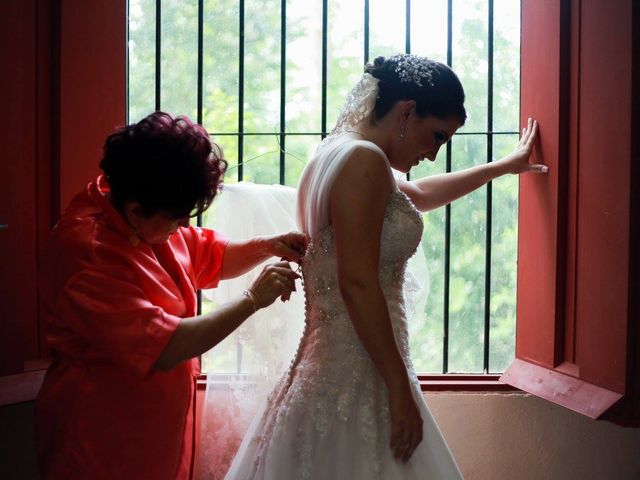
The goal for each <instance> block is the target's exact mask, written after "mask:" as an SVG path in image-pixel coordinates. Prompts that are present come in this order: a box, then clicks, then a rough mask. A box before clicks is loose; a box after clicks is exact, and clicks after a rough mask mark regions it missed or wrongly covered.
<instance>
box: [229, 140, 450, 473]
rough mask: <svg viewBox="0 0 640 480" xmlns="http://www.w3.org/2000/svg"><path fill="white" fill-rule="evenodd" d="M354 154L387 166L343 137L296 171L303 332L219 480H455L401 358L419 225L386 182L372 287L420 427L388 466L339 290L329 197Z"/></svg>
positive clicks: (377, 389)
mask: <svg viewBox="0 0 640 480" xmlns="http://www.w3.org/2000/svg"><path fill="white" fill-rule="evenodd" d="M357 146H360V147H365V148H372V149H374V150H376V151H377V152H379V153H380V155H381V156H382V157H383V161H387V160H386V157H385V156H384V153H382V150H380V149H379V148H378V147H377V146H375V145H374V144H372V143H369V142H364V141H357V140H353V138H352V137H350V136H349V135H342V136H340V137H339V138H337V139H335V140H334V141H333V142H331V143H329V144H327V145H326V146H323V147H321V149H320V150H319V151H318V153H317V154H316V156H315V157H314V159H313V160H312V161H311V162H310V163H309V165H308V166H307V167H306V169H305V172H304V173H303V177H302V180H301V184H300V187H299V194H298V220H299V223H300V227H301V228H302V229H303V230H305V231H306V232H307V233H309V234H310V236H311V242H310V244H309V246H308V249H307V252H306V254H305V257H304V260H303V262H302V266H303V277H304V291H305V296H306V306H305V310H306V317H305V329H304V333H303V335H302V338H301V341H300V344H299V347H298V351H297V353H296V355H295V357H294V358H293V360H292V362H291V366H290V368H289V370H288V372H287V373H286V374H285V375H284V376H283V377H282V378H281V379H280V381H279V382H278V383H277V385H276V387H275V389H274V390H273V391H272V393H271V394H270V395H269V397H268V399H267V401H266V403H265V404H264V405H263V406H262V408H261V409H260V410H259V412H258V414H257V415H256V417H255V418H254V420H253V422H252V423H251V425H250V426H249V429H248V431H247V433H246V435H245V437H244V439H243V441H242V444H241V445H240V448H239V450H238V452H237V454H236V456H235V458H234V460H233V462H232V465H231V467H230V469H229V471H228V473H227V476H226V478H227V479H228V480H249V479H260V480H303V479H313V480H320V479H323V480H373V479H384V480H386V479H435V480H449V479H459V478H462V475H461V473H460V471H459V469H458V467H457V465H456V463H455V460H454V459H453V457H452V455H451V452H450V451H449V448H448V447H447V444H446V442H445V440H444V438H443V437H442V434H441V433H440V430H439V429H438V426H437V425H436V423H435V421H434V419H433V416H432V415H431V413H430V411H429V409H428V408H427V405H426V403H425V401H424V399H423V396H422V392H421V391H420V385H419V383H418V380H417V377H416V375H415V372H414V370H413V366H412V363H411V358H410V356H409V345H408V331H407V318H406V309H405V298H404V290H403V285H404V280H405V270H406V265H407V261H408V260H409V258H410V257H411V256H412V255H413V254H414V252H415V250H416V247H417V246H418V244H419V242H420V239H421V235H422V217H421V215H420V214H419V212H418V211H417V210H416V208H415V207H414V205H413V204H412V203H411V201H410V200H409V199H408V197H407V196H406V195H404V194H403V193H402V192H400V191H399V190H398V189H397V187H395V182H394V190H393V192H392V193H391V195H390V198H389V202H388V205H387V207H386V212H385V218H384V223H383V229H382V237H381V246H380V249H381V251H380V285H381V287H382V289H383V291H384V295H385V298H386V301H387V305H388V308H389V313H390V316H391V321H392V324H393V331H394V334H395V339H396V343H397V345H398V348H399V351H400V353H401V354H402V356H403V358H404V360H405V363H406V365H407V368H408V369H409V374H410V378H411V379H412V388H413V392H414V395H415V398H416V401H417V403H418V405H419V408H420V412H421V415H422V418H423V421H424V427H423V429H424V431H423V433H424V435H423V441H422V443H421V444H420V445H419V446H418V448H417V449H416V450H415V452H414V453H413V456H412V457H411V459H410V460H409V462H407V463H402V462H400V461H397V460H395V459H394V458H393V455H392V451H391V449H390V448H389V436H390V420H389V408H388V399H387V390H386V387H385V384H384V382H383V380H382V378H381V376H380V375H379V373H378V371H377V370H376V368H375V367H374V365H373V363H372V361H371V359H370V357H369V355H368V354H367V352H366V350H365V349H364V347H363V346H362V344H361V342H360V340H359V338H358V336H357V334H356V332H355V330H354V328H353V326H352V323H351V320H350V318H349V315H348V313H347V310H346V307H345V305H344V302H343V300H342V297H341V295H340V292H339V289H338V279H337V274H336V255H335V247H334V241H333V230H332V227H331V225H330V218H329V192H330V188H331V185H332V183H333V180H334V179H335V178H336V175H338V174H339V172H340V168H341V166H342V164H343V161H344V160H345V159H346V158H347V157H348V155H349V153H350V152H351V151H352V149H353V148H355V147H357ZM387 163H388V161H387ZM389 172H390V175H391V170H389ZM391 178H392V177H391ZM354 221H357V219H354Z"/></svg>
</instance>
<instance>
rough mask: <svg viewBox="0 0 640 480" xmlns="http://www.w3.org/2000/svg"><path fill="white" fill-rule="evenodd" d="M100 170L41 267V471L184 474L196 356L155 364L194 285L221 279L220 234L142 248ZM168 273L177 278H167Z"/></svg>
mask: <svg viewBox="0 0 640 480" xmlns="http://www.w3.org/2000/svg"><path fill="white" fill-rule="evenodd" d="M107 191H108V189H107V187H106V185H105V181H104V179H103V178H102V177H98V178H97V179H96V180H95V181H93V182H92V183H90V184H89V185H88V187H87V189H86V190H85V191H83V192H81V193H80V194H79V195H77V196H76V197H75V198H74V199H73V201H72V202H71V204H70V205H69V207H68V208H67V210H66V211H65V213H64V215H63V216H62V218H61V219H60V221H59V222H58V225H57V226H56V228H55V230H54V233H53V235H52V238H51V241H50V243H49V248H48V250H47V253H46V256H45V261H44V266H43V272H42V278H41V281H42V284H41V289H42V297H43V308H44V314H45V328H46V332H47V334H46V338H47V344H48V346H49V347H50V348H51V350H52V352H53V356H54V362H53V364H52V365H51V367H50V368H49V370H48V372H47V375H46V378H45V381H44V384H43V386H42V389H41V391H40V393H39V395H38V399H37V408H36V415H37V441H38V456H39V460H40V467H41V473H42V475H43V478H52V479H66V480H69V479H76V478H77V479H81V478H82V479H85V478H87V479H88V478H91V479H140V480H144V479H153V480H160V479H188V478H190V476H191V470H192V462H193V450H194V436H195V423H194V414H195V410H194V406H195V388H196V377H197V375H198V373H199V365H198V360H197V359H192V360H189V361H185V362H183V363H181V364H180V365H178V366H176V367H175V368H173V369H172V370H170V371H168V372H161V371H156V370H154V369H153V366H154V364H155V363H156V361H157V360H158V358H159V356H160V354H161V352H162V351H163V349H164V348H165V346H166V345H167V344H168V343H169V340H170V339H171V337H172V335H173V334H174V332H175V330H176V328H177V326H178V324H179V322H180V320H181V318H185V317H191V316H193V315H195V314H196V290H197V289H199V288H212V287H215V286H216V285H217V284H218V281H219V280H220V271H221V265H222V257H223V254H224V249H225V247H226V245H227V240H226V239H225V238H224V237H223V236H221V235H219V234H217V233H215V232H214V231H212V230H208V229H203V228H196V227H188V228H180V229H179V230H178V231H177V232H176V233H174V234H173V235H172V236H171V238H170V239H169V241H168V242H167V243H165V244H162V245H154V246H151V245H149V244H147V243H145V242H139V243H138V244H137V245H134V244H135V243H136V242H135V241H131V238H130V236H131V229H130V228H129V226H128V225H127V223H126V222H125V220H124V219H123V217H122V216H121V215H120V214H119V213H118V212H117V211H116V210H115V209H114V208H113V207H112V206H111V203H110V202H109V201H108V199H107V197H106V196H105V194H106V192H107ZM174 279H175V280H174Z"/></svg>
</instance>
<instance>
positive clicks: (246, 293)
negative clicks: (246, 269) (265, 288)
mask: <svg viewBox="0 0 640 480" xmlns="http://www.w3.org/2000/svg"><path fill="white" fill-rule="evenodd" d="M242 294H243V295H244V296H245V297H247V298H248V299H249V300H251V303H252V304H253V313H256V312H257V311H258V297H256V294H255V293H253V292H252V291H251V290H249V289H246V290H244V291H243V292H242Z"/></svg>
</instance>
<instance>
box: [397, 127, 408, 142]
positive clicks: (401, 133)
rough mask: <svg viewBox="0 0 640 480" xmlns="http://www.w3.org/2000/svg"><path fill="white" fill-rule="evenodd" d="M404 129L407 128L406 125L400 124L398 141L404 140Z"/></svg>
mask: <svg viewBox="0 0 640 480" xmlns="http://www.w3.org/2000/svg"><path fill="white" fill-rule="evenodd" d="M406 129H407V126H406V125H402V126H401V127H400V135H398V137H400V141H402V140H404V133H405V131H406Z"/></svg>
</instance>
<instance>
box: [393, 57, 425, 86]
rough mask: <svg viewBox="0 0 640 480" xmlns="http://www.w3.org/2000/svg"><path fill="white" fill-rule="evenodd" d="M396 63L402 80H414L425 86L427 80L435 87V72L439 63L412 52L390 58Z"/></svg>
mask: <svg viewBox="0 0 640 480" xmlns="http://www.w3.org/2000/svg"><path fill="white" fill-rule="evenodd" d="M388 60H389V61H391V62H394V63H395V64H396V68H395V72H396V73H397V74H398V77H399V78H400V81H401V82H413V83H415V84H416V85H418V86H419V87H423V86H424V85H423V84H422V81H423V80H426V81H427V83H428V84H429V85H431V86H432V87H433V72H436V71H437V63H436V62H434V61H433V60H430V59H428V58H425V57H418V56H416V55H410V54H406V53H405V54H399V55H394V56H393V57H390V58H389V59H388Z"/></svg>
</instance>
